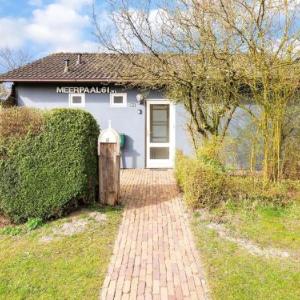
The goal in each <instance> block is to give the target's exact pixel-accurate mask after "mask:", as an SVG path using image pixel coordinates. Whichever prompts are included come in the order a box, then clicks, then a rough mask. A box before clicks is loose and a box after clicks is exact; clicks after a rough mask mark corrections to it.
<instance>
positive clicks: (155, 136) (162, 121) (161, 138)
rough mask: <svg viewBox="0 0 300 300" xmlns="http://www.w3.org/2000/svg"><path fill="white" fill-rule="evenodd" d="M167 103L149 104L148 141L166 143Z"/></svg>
mask: <svg viewBox="0 0 300 300" xmlns="http://www.w3.org/2000/svg"><path fill="white" fill-rule="evenodd" d="M169 115H170V112H169V105H168V104H151V105H150V131H151V133H150V142H151V143H168V142H169V119H170V117H169Z"/></svg>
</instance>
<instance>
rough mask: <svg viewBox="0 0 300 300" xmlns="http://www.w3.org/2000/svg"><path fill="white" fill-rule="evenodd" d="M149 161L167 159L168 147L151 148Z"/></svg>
mask: <svg viewBox="0 0 300 300" xmlns="http://www.w3.org/2000/svg"><path fill="white" fill-rule="evenodd" d="M150 159H169V147H151V148H150Z"/></svg>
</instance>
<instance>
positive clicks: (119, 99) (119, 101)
mask: <svg viewBox="0 0 300 300" xmlns="http://www.w3.org/2000/svg"><path fill="white" fill-rule="evenodd" d="M123 102H124V97H123V96H114V103H115V104H122V103H123Z"/></svg>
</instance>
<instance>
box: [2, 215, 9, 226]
mask: <svg viewBox="0 0 300 300" xmlns="http://www.w3.org/2000/svg"><path fill="white" fill-rule="evenodd" d="M9 224H10V221H9V219H7V218H5V217H4V216H1V215H0V228H1V227H5V226H7V225H9Z"/></svg>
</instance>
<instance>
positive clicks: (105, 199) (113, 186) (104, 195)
mask: <svg viewBox="0 0 300 300" xmlns="http://www.w3.org/2000/svg"><path fill="white" fill-rule="evenodd" d="M119 194H120V155H119V149H118V144H117V143H101V144H100V155H99V200H100V202H101V203H102V204H108V205H116V204H117V203H118V199H119Z"/></svg>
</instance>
